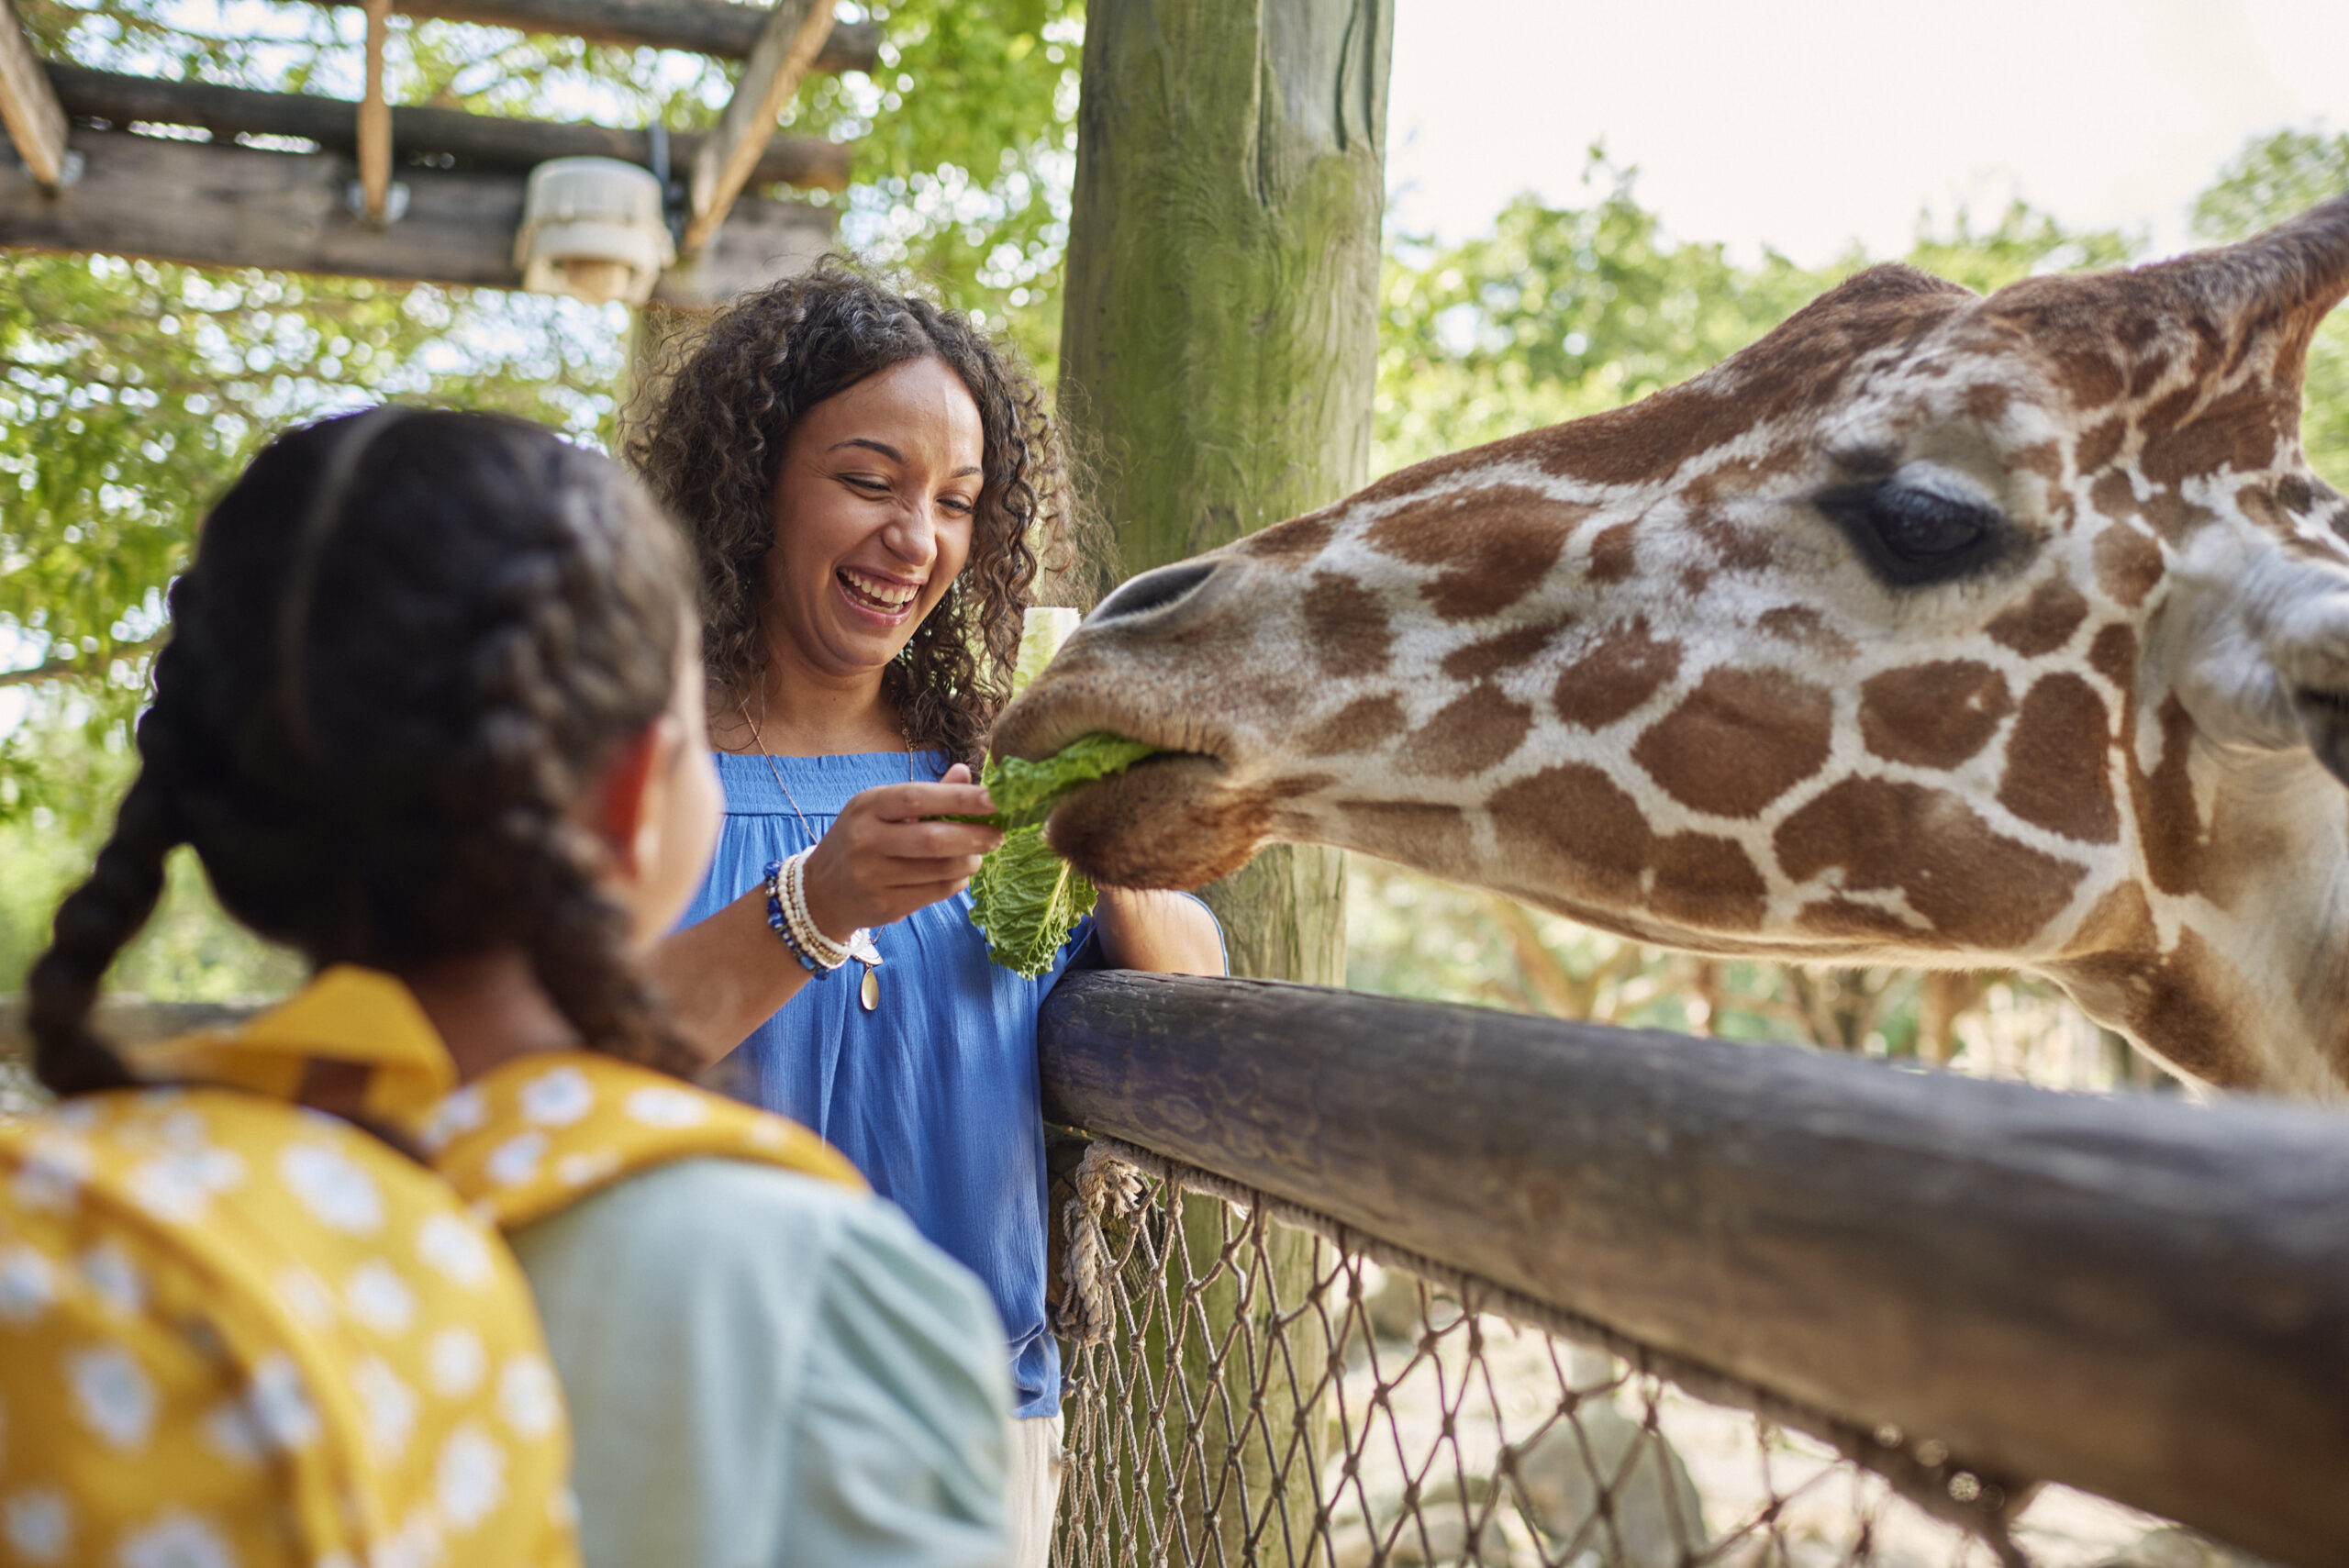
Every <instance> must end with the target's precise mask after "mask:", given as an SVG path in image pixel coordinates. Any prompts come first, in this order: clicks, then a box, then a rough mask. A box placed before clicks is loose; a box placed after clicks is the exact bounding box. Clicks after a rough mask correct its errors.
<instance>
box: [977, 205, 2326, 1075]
mask: <svg viewBox="0 0 2349 1568" xmlns="http://www.w3.org/2000/svg"><path fill="white" fill-rule="evenodd" d="M2343 295H2349V196H2343V197H2342V198H2339V199H2336V200H2334V201H2332V202H2330V203H2328V204H2326V205H2325V206H2321V207H2318V208H2316V209H2315V210H2313V211H2311V212H2310V213H2308V214H2305V215H2304V216H2302V217H2299V218H2298V219H2295V220H2294V221H2292V222H2290V223H2288V224H2285V225H2283V226H2281V227H2279V228H2275V229H2272V230H2270V231H2268V232H2267V233H2266V234H2264V235H2261V236H2259V237H2257V238H2255V239H2250V240H2247V241H2245V242H2243V243H2242V244H2239V245H2234V246H2231V247H2228V248H2225V249H2223V250H2210V251H2205V252H2201V253H2199V254H2196V255H2192V256H2188V257H2184V258H2181V259H2179V260H2176V261H2167V262H2163V263H2161V264H2158V265H2154V266H2149V267H2143V268H2139V269H2136V270H2133V271H2128V272H2109V273H2099V274H2093V275H2085V276H2076V277H2050V278H2034V279H2031V280H2029V281H2027V282H2024V283H2020V284H2014V285H2012V286H2010V287H2009V288H2006V289H2003V290H2000V291H1999V292H1998V293H1997V294H1994V295H1989V296H1987V298H1986V297H1983V296H1979V295H1975V294H1973V293H1972V292H1971V291H1969V290H1966V289H1964V288H1961V287H1959V286H1957V285H1956V284H1949V283H1944V282H1942V281H1940V280H1938V279H1935V278H1932V277H1930V276H1928V275H1926V274H1924V273H1922V272H1916V271H1913V270H1911V269H1909V268H1905V267H1879V268H1876V269H1875V270H1873V271H1870V272H1863V273H1861V274H1860V275H1858V276H1856V277H1854V278H1853V279H1851V280H1849V281H1848V282H1846V283H1844V284H1842V285H1840V286H1839V287H1837V288H1835V289H1832V290H1831V291H1829V292H1828V293H1827V294H1825V295H1821V296H1820V298H1819V299H1817V300H1816V301H1814V302H1813V303H1812V304H1810V305H1809V306H1807V307H1805V308H1804V309H1803V310H1801V311H1800V312H1798V314H1796V315H1795V316H1794V317H1791V318H1789V319H1788V320H1787V322H1786V323H1785V324H1784V325H1782V326H1781V327H1779V328H1777V329H1776V331H1774V332H1772V333H1771V334H1770V335H1768V336H1767V337H1765V338H1764V339H1761V340H1760V341H1759V342H1757V343H1755V344H1753V346H1752V347H1750V348H1747V349H1745V350H1742V351H1741V352H1739V353H1737V354H1735V355H1732V356H1731V358H1729V359H1728V360H1726V361H1723V362H1722V363H1721V364H1720V365H1718V366H1716V367H1715V368H1714V369H1712V370H1711V371H1709V372H1707V373H1704V374H1702V375H1700V376H1698V377H1697V378H1695V379H1694V380H1692V381H1689V382H1687V383H1685V384H1681V385H1679V386H1676V387H1674V388H1671V389H1669V390H1667V391H1664V392H1660V393H1658V394H1656V395H1653V396H1652V397H1649V398H1647V399H1645V400H1643V401H1642V402H1640V403H1637V404H1633V405H1631V406H1628V407H1625V408H1620V409H1617V410H1615V411H1613V412H1611V413H1607V414H1601V415H1598V416H1596V417H1590V418H1586V419H1580V420H1576V421H1574V422H1572V423H1570V424H1565V425H1560V426H1555V427H1553V428H1548V429H1542V430H1535V431H1531V432H1529V433H1527V434H1525V435H1521V436H1517V437H1514V438H1511V439H1508V440H1503V441H1499V442H1497V443H1495V444H1493V445H1490V446H1486V447H1482V448H1479V449H1476V450H1472V451H1467V452H1463V453H1460V454H1457V455H1454V456H1451V457H1446V458H1440V459H1438V460H1436V461H1434V462H1427V463H1422V464H1420V465H1419V466H1418V467H1415V468H1410V469H1407V470H1404V471H1402V472H1400V473H1396V474H1393V475H1391V476H1389V477H1388V478H1386V479H1384V480H1381V481H1379V482H1378V483H1377V484H1373V485H1372V486H1370V487H1369V488H1368V489H1366V490H1364V491H1362V492H1361V493H1360V494H1358V495H1353V496H1352V497H1350V498H1348V499H1346V500H1344V501H1341V502H1340V503H1338V504H1337V505H1335V506H1330V507H1327V508H1325V509H1323V510H1321V511H1319V512H1316V513H1313V514H1311V515H1309V516H1307V517H1297V518H1293V519H1291V520H1289V521H1287V522H1285V523H1281V524H1277V525H1275V526H1274V527H1271V528H1266V529H1264V530H1263V531H1262V532H1260V533H1258V534H1255V535H1253V536H1252V537H1250V538H1249V539H1244V540H1242V541H1241V542H1240V543H1238V544H1235V545H1232V546H1230V547H1228V548H1226V549H1224V550H1217V551H1214V552H1212V553H1210V554H1208V555H1205V556H1202V557H1200V558H1198V559H1197V561H1194V562H1186V563H1183V564H1181V565H1177V566H1174V567H1168V568H1164V569H1163V570H1162V571H1160V572H1157V573H1145V574H1144V575H1142V576H1141V577H1138V578H1136V579H1135V580H1134V581H1132V582H1130V583H1129V584H1126V585H1125V586H1124V587H1123V588H1120V589H1119V591H1118V592H1117V593H1116V594H1114V595H1111V596H1110V597H1109V598H1108V600H1107V601H1105V602H1104V603H1103V605H1102V606H1100V607H1099V608H1098V609H1097V610H1096V611H1095V612H1094V614H1093V615H1092V616H1091V617H1089V618H1088V619H1087V620H1086V621H1085V624H1084V626H1083V627H1082V628H1080V629H1079V630H1078V631H1077V633H1076V634H1075V635H1074V637H1073V638H1072V639H1070V641H1069V642H1068V644H1067V645H1066V647H1065V648H1064V649H1063V652H1062V654H1061V656H1060V658H1059V660H1058V661H1057V662H1055V663H1054V664H1053V665H1052V668H1051V669H1050V670H1049V671H1048V672H1047V673H1045V674H1044V675H1043V676H1041V678H1040V679H1039V680H1038V681H1037V682H1036V683H1035V684H1033V685H1032V686H1031V687H1030V689H1029V691H1028V693H1027V695H1024V696H1023V697H1022V698H1020V699H1019V702H1017V703H1016V704H1014V705H1013V706H1011V707H1010V708H1009V709H1008V710H1007V711H1006V713H1005V715H1004V717H1003V719H1002V721H1001V723H1000V724H999V725H998V726H997V728H996V745H997V747H998V748H999V749H1000V750H1002V751H1005V752H1007V753H1008V754H1010V755H1015V756H1028V757H1036V756H1041V755H1046V754H1049V753H1050V752H1052V751H1054V750H1056V749H1057V748H1058V747H1060V746H1062V745H1063V744H1065V743H1066V742H1068V741H1069V740H1074V738H1075V737H1077V736H1078V735H1081V734H1085V733H1086V732H1089V731H1092V730H1099V729H1107V730H1113V731H1116V732H1118V733H1119V734H1123V735H1127V736H1130V737H1131V738H1133V739H1135V740H1143V741H1148V742H1151V743H1153V744H1155V745H1158V746H1161V747H1163V748H1165V749H1166V751H1168V752H1169V753H1170V754H1169V755H1167V756H1164V757H1162V758H1158V759H1154V760H1152V761H1151V762H1145V763H1143V764H1142V765H1141V766H1139V767H1137V768H1135V769H1134V770H1133V771H1132V772H1130V773H1128V774H1126V775H1125V776H1124V777H1122V778H1120V779H1118V780H1114V781H1110V782H1108V783H1106V784H1097V785H1094V786H1091V787H1089V788H1088V789H1086V790H1085V791H1083V792H1080V793H1079V794H1077V795H1073V796H1072V797H1070V798H1069V799H1068V800H1067V801H1066V802H1064V803H1063V805H1062V806H1061V807H1060V809H1059V810H1058V811H1057V812H1056V813H1055V814H1054V816H1053V817H1052V823H1051V826H1050V828H1049V829H1048V832H1049V836H1050V838H1051V840H1052V843H1053V844H1054V845H1055V846H1056V847H1057V848H1059V849H1060V850H1061V851H1063V853H1065V854H1067V855H1068V856H1069V857H1070V859H1071V860H1073V861H1074V862H1075V863H1076V864H1077V865H1078V866H1079V867H1080V868H1081V869H1082V870H1084V871H1085V872H1086V873H1089V874H1091V875H1092V876H1094V877H1096V878H1097V879H1099V880H1102V881H1105V882H1108V883H1113V884H1129V885H1136V886H1193V885H1197V884H1200V883H1204V882H1206V881H1208V880H1211V879H1212V878H1214V877H1216V876H1219V875H1221V874H1224V873H1228V872H1230V871H1231V870H1232V869H1234V868H1235V867H1236V866H1238V865H1239V864H1240V863H1241V862H1243V861H1245V860H1246V859H1247V858H1248V856H1250V855H1251V854H1252V853H1253V852H1254V851H1255V850H1256V849H1257V848H1258V847H1259V846H1260V845H1262V844H1264V843H1265V842H1268V841H1271V840H1291V841H1300V842H1314V843H1326V844H1334V845H1339V846H1343V847H1347V848H1352V849H1356V850H1361V851H1366V852H1368V853H1371V854H1374V855H1377V856H1381V857H1384V858H1386V859H1388V860H1392V861H1396V862H1401V863H1403V864H1405V865H1409V866H1413V867H1416V868H1418V869H1420V870H1423V871H1426V872H1430V873H1434V874H1435V875H1438V876H1442V877H1446V878H1450V879H1452V880H1454V881H1457V882H1461V883H1465V884H1473V885H1476V886H1481V887H1486V888H1490V889H1493V890H1495V891H1497V892H1500V893H1504V894H1507V895H1511V896H1514V897H1517V898H1521V899H1523V900H1525V901H1527V902H1529V903H1531V904H1535V905H1539V906H1543V907H1546V908H1549V909H1553V910H1557V911H1559V912H1562V913H1564V914H1566V915H1569V916H1572V917H1575V918H1577V919H1581V920H1585V921H1587V922H1589V923H1590V924H1593V925H1596V926H1599V927H1603V928H1605V929H1609V930H1614V931H1618V932H1620V933H1623V934H1626V935H1629V936H1632V937H1635V938H1638V939H1640V940H1645V941H1652V942H1657V943H1662V944H1665V945H1669V946H1676V947H1685V948H1692V949H1696V950H1698V951H1709V952H1716V953H1728V954H1754V955H1766V956H1774V957H1778V958H1783V959H1788V960H1794V961H1798V962H1799V961H1816V962H1839V963H1852V962H1895V963H1909V964H1920V965H1926V966H1940V967H1987V966H1999V967H2007V966H2014V967H2021V968H2024V969H2029V970H2032V971H2033V972H2036V973H2042V974H2045V975H2047V976H2050V977H2051V978H2053V979H2054V980H2055V981H2056V982H2057V983H2059V984H2062V985H2063V986H2064V987H2065V989H2066V990H2067V991H2068V992H2069V993H2070V994H2071V995H2073V996H2074V997H2075V998H2076V1000H2077V1001H2078V1002H2079V1003H2080V1004H2081V1005H2082V1006H2084V1007H2085V1008H2086V1009H2087V1011H2088V1012H2089V1013H2090V1014H2091V1015H2093V1016H2094V1017H2096V1018H2099V1019H2100V1020H2102V1021H2104V1022H2106V1023H2108V1024H2109V1025H2110V1026H2111V1027H2113V1028H2115V1029H2120V1030H2121V1031H2122V1032H2124V1033H2126V1034H2127V1035H2129V1036H2130V1037H2131V1038H2132V1040H2135V1041H2136V1042H2137V1043H2138V1044H2139V1045H2140V1046H2142V1047H2143V1048H2144V1049H2146V1050H2148V1051H2152V1052H2153V1053H2154V1054H2155V1055H2157V1056H2159V1057H2161V1058H2162V1059H2163V1060H2165V1061H2166V1062H2169V1063H2170V1064H2171V1065H2172V1066H2174V1067H2176V1069H2178V1070H2179V1071H2180V1072H2182V1073H2186V1074H2188V1076H2190V1077H2193V1078H2196V1079H2199V1080H2201V1081H2204V1082H2207V1083H2211V1084H2222V1085H2228V1086H2236V1087H2250V1088H2259V1089H2266V1090H2270V1091H2274V1092H2280V1093H2288V1094H2295V1095H2306V1096H2311V1097H2318V1098H2330V1099H2341V1098H2349V788H2344V787H2343V783H2344V781H2345V780H2349V501H2344V500H2343V497H2342V496H2341V495H2338V494H2337V493H2335V492H2334V491H2333V490H2332V489H2331V488H2329V487H2328V486H2326V485H2325V484H2323V483H2322V482H2321V481H2320V480H2319V479H2318V478H2317V477H2316V476H2315V475H2314V474H2313V473H2310V470H2309V468H2308V465H2307V462H2306V459H2305V457H2304V455H2303V453H2302V450H2301V447H2300V441H2299V404H2300V380H2301V373H2302V367H2303V364H2304V361H2305V359H2306V356H2307V352H2308V348H2309V342H2310V335H2311V334H2312V333H2313V332H2314V330H2315V328H2316V326H2317V324H2318V322H2319V321H2320V320H2321V318H2322V317H2323V316H2324V314H2325V313H2326V312H2327V311H2328V310H2329V309H2331V308H2332V306H2333V305H2334V304H2336V303H2337V302H2338V301H2339V300H2340V299H2341V298H2342V297H2343Z"/></svg>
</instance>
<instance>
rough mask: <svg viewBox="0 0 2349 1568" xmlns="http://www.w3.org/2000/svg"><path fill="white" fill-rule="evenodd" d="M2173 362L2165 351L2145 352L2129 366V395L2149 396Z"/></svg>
mask: <svg viewBox="0 0 2349 1568" xmlns="http://www.w3.org/2000/svg"><path fill="white" fill-rule="evenodd" d="M2174 362H2175V361H2174V359H2173V357H2172V356H2171V355H2170V354H2169V353H2168V352H2167V351H2163V352H2159V353H2152V354H2147V355H2146V356H2145V357H2144V358H2143V359H2141V360H2139V361H2137V362H2136V363H2135V364H2133V365H2132V366H2131V367H2130V368H2129V395H2130V396H2131V397H2132V398H2144V397H2147V396H2150V395H2152V393H2153V390H2154V388H2155V387H2156V386H2159V385H2160V384H2161V381H2162V377H2164V376H2165V375H2167V374H2168V373H2169V367H2170V366H2171V364H2172V363H2174Z"/></svg>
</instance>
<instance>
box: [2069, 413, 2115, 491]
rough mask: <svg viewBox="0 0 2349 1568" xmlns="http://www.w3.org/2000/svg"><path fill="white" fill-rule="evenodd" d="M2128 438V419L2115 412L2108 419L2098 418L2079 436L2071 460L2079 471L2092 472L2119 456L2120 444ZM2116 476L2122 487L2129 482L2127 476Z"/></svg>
mask: <svg viewBox="0 0 2349 1568" xmlns="http://www.w3.org/2000/svg"><path fill="white" fill-rule="evenodd" d="M2128 439H2129V421H2128V420H2126V419H2124V418H2122V417H2121V416H2120V415H2118V414H2115V415H2114V416H2112V417H2110V418H2109V419H2104V420H2100V421H2099V422H2098V423H2096V424H2094V425H2091V426H2089V427H2088V428H2087V431H2086V432H2085V433H2084V434H2083V435H2082V436H2081V437H2080V444H2079V447H2078V449H2077V453H2076V457H2075V458H2074V460H2073V461H2074V462H2075V464H2076V466H2077V468H2078V470H2079V472H2080V473H2096V472H2097V471H2098V470H2099V469H2100V468H2103V467H2104V466H2105V465H2106V464H2108V463H2110V462H2111V461H2112V460H2113V459H2114V458H2116V457H2119V456H2120V455H2121V447H2122V445H2123V444H2124V443H2126V442H2127V441H2128ZM2117 477H2119V478H2120V480H2121V485H2122V487H2123V488H2126V487H2127V485H2128V483H2129V479H2128V476H2127V475H2126V474H2121V475H2118V476H2117Z"/></svg>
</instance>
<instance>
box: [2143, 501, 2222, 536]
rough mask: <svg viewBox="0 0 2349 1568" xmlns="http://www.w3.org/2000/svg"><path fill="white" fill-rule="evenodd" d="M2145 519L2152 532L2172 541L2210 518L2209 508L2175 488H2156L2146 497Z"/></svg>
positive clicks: (2190, 531)
mask: <svg viewBox="0 0 2349 1568" xmlns="http://www.w3.org/2000/svg"><path fill="white" fill-rule="evenodd" d="M2144 517H2145V520H2146V521H2147V522H2149V523H2151V524H2153V526H2154V532H2155V533H2156V534H2159V535H2160V536H2161V537H2162V538H2164V539H2168V540H2170V541H2171V542H2173V543H2176V542H2178V541H2181V540H2183V539H2185V538H2186V536H2187V535H2188V534H2190V533H2192V532H2193V531H2194V530H2195V529H2197V528H2200V527H2201V526H2202V525H2203V524H2204V523H2207V522H2209V521H2210V508H2209V507H2207V506H2196V505H2195V504H2194V503H2193V502H2191V501H2188V499H2187V498H2186V497H2185V496H2184V495H2180V494H2179V493H2178V492H2176V490H2156V491H2154V493H2153V495H2150V496H2148V497H2146V500H2145V508H2144Z"/></svg>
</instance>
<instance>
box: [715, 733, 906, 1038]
mask: <svg viewBox="0 0 2349 1568" xmlns="http://www.w3.org/2000/svg"><path fill="white" fill-rule="evenodd" d="M737 706H740V708H741V710H742V722H743V723H744V724H747V725H749V726H750V727H751V745H753V746H756V747H757V748H758V749H759V755H760V756H762V757H763V758H765V759H766V764H767V773H768V774H769V775H770V776H771V777H773V778H774V787H775V788H777V789H779V790H781V791H783V798H784V799H785V801H786V802H788V803H789V804H790V806H791V814H792V815H793V816H794V817H798V818H799V830H800V831H801V832H803V833H805V834H807V842H808V843H809V844H810V845H813V844H814V843H815V842H816V828H815V825H814V824H812V823H810V822H809V821H808V820H807V813H806V812H804V811H802V810H800V809H799V797H798V796H797V795H794V794H792V793H791V786H790V785H789V784H785V783H784V782H783V770H782V769H781V768H779V767H777V766H776V765H775V761H774V752H772V751H768V750H767V740H766V736H765V735H764V734H763V733H762V732H761V726H760V724H759V721H758V720H757V719H755V718H752V717H751V705H750V703H749V702H748V701H747V700H743V701H740V702H739V703H738V705H737ZM766 707H767V694H766V692H765V690H764V688H762V689H761V690H760V692H759V711H760V712H761V713H762V714H763V713H765V712H766ZM897 739H898V740H903V741H904V742H905V743H906V782H907V784H913V783H915V782H917V781H916V780H915V778H914V742H913V738H912V737H911V736H909V735H907V733H906V731H905V727H904V726H903V725H900V726H898V728H897ZM860 961H861V956H860ZM856 999H857V1001H858V1002H860V1003H862V1004H863V1007H864V1010H865V1011H866V1012H868V1013H870V1012H872V1011H874V1009H875V1008H877V1007H879V1006H881V972H880V971H879V970H878V969H875V968H874V966H873V965H872V964H871V963H867V964H865V966H864V978H863V980H861V981H859V982H858V983H857V987H856Z"/></svg>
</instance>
